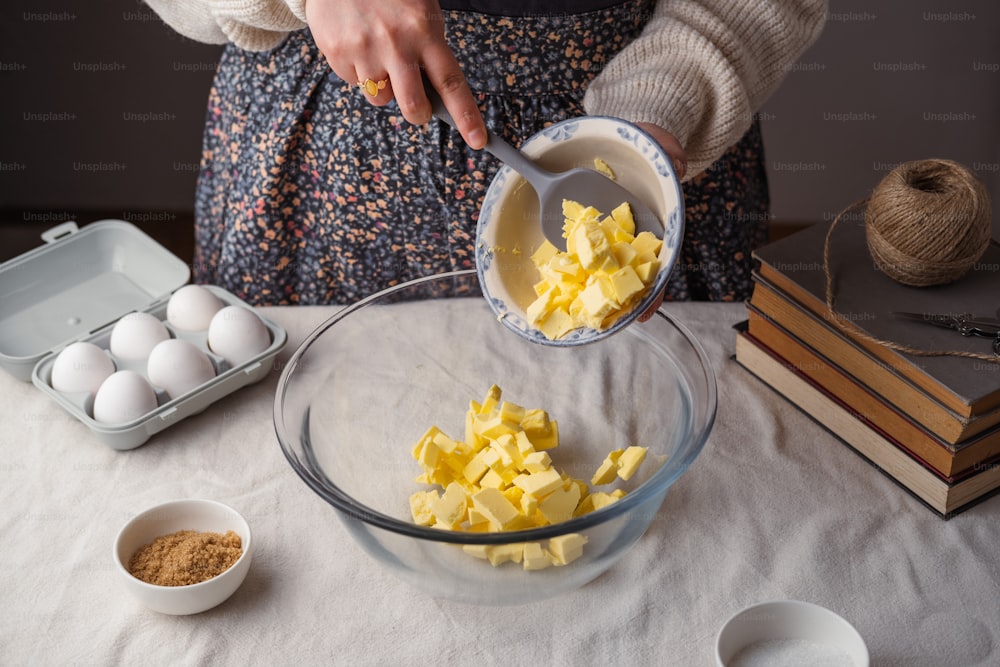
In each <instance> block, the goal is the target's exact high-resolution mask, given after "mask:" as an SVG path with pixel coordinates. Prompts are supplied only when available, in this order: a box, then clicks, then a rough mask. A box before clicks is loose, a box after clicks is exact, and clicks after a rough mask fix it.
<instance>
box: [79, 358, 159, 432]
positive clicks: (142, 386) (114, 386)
mask: <svg viewBox="0 0 1000 667" xmlns="http://www.w3.org/2000/svg"><path fill="white" fill-rule="evenodd" d="M155 409H156V392H155V391H153V386H152V385H151V384H149V382H148V381H147V380H146V378H144V377H143V376H142V375H140V374H139V373H136V372H135V371H129V370H124V371H118V372H117V373H114V374H112V375H110V376H108V379H107V380H105V381H104V382H103V383H102V384H101V388H100V389H98V390H97V396H95V397H94V419H96V420H97V421H99V422H104V423H107V424H124V423H125V422H130V421H132V420H133V419H138V418H139V417H141V416H143V415H145V414H148V413H150V412H152V411H153V410H155Z"/></svg>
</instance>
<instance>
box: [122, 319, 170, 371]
mask: <svg viewBox="0 0 1000 667" xmlns="http://www.w3.org/2000/svg"><path fill="white" fill-rule="evenodd" d="M168 338H170V332H169V331H167V328H166V327H165V326H163V322H161V321H160V320H159V318H157V317H154V316H153V315H150V314H149V313H129V314H128V315H126V316H124V317H123V318H121V319H120V320H118V321H117V322H115V326H114V327H112V329H111V344H110V347H111V354H113V355H115V356H116V357H120V358H121V359H127V360H129V361H142V360H144V359H146V358H147V357H148V356H149V353H150V352H152V351H153V348H154V347H156V345H157V343H161V342H163V341H165V340H167V339H168Z"/></svg>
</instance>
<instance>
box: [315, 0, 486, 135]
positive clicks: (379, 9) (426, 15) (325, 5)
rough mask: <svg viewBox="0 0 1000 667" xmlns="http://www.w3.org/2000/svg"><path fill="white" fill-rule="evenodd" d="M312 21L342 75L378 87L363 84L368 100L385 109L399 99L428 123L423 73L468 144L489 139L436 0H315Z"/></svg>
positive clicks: (407, 113)
mask: <svg viewBox="0 0 1000 667" xmlns="http://www.w3.org/2000/svg"><path fill="white" fill-rule="evenodd" d="M306 20H307V22H308V24H309V29H310V30H311V31H312V36H313V39H314V40H315V42H316V46H318V47H319V50H320V51H321V52H322V53H323V55H324V56H326V61H327V62H328V63H329V64H330V67H331V68H332V69H333V71H334V72H335V73H336V74H337V76H339V77H340V78H341V79H343V80H344V81H346V82H347V83H349V84H351V85H355V84H359V83H365V82H367V81H370V82H373V83H374V84H375V85H374V86H372V85H371V84H369V85H370V87H371V89H370V90H365V89H364V88H363V87H359V88H358V94H359V95H365V96H366V97H367V98H368V101H369V102H371V103H372V104H374V105H376V106H384V105H386V104H388V103H389V102H390V101H392V100H393V99H395V100H396V104H397V105H398V106H399V110H400V112H401V113H402V114H403V117H404V118H405V119H406V120H407V121H409V122H411V123H413V124H415V125H422V124H424V123H426V122H428V121H429V120H430V119H431V105H430V102H429V101H428V100H427V96H426V95H425V94H424V87H423V80H422V78H421V70H423V72H425V73H426V75H427V78H428V79H429V80H430V82H431V84H432V85H433V86H434V88H436V89H437V91H438V93H440V95H441V99H442V100H443V101H444V104H445V106H446V107H447V108H448V112H449V113H450V114H451V116H452V118H454V119H455V121H456V122H457V123H458V128H459V132H461V134H462V137H463V138H464V139H465V141H466V142H467V143H468V144H469V146H471V147H472V148H476V149H479V148H482V147H483V146H484V145H485V144H486V125H485V123H484V122H483V117H482V114H480V112H479V107H478V106H476V101H475V99H474V98H473V96H472V91H471V90H470V89H469V84H468V83H467V82H466V80H465V75H464V74H462V69H461V67H459V64H458V60H456V59H455V55H454V54H453V53H452V51H451V49H450V48H449V47H448V43H447V42H446V41H445V38H444V16H443V14H442V13H441V9H440V7H439V6H438V3H437V2H436V0H397V1H395V2H382V1H380V0H309V2H307V3H306ZM372 92H374V93H375V94H374V95H372V94H371V93H372Z"/></svg>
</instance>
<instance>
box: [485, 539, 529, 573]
mask: <svg viewBox="0 0 1000 667" xmlns="http://www.w3.org/2000/svg"><path fill="white" fill-rule="evenodd" d="M486 553H487V558H489V561H490V564H491V565H493V567H496V566H498V565H503V564H504V563H520V562H521V559H522V558H523V557H524V546H523V544H522V543H517V544H496V545H493V546H490V547H489V548H487V550H486Z"/></svg>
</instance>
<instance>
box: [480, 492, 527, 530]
mask: <svg viewBox="0 0 1000 667" xmlns="http://www.w3.org/2000/svg"><path fill="white" fill-rule="evenodd" d="M472 505H473V507H475V508H476V510H477V511H479V513H480V514H482V515H483V516H485V517H486V518H487V519H489V520H490V523H492V524H494V525H495V526H498V527H499V528H500V529H501V530H502V529H505V528H507V527H508V526H510V525H511V524H512V523H514V521H515V520H516V519H517V517H518V511H517V508H516V507H514V506H513V505H512V504H511V503H510V501H509V500H507V498H506V496H504V495H503V493H501V492H500V491H499V490H497V489H483V490H482V491H479V492H478V493H474V494H473V495H472Z"/></svg>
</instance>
